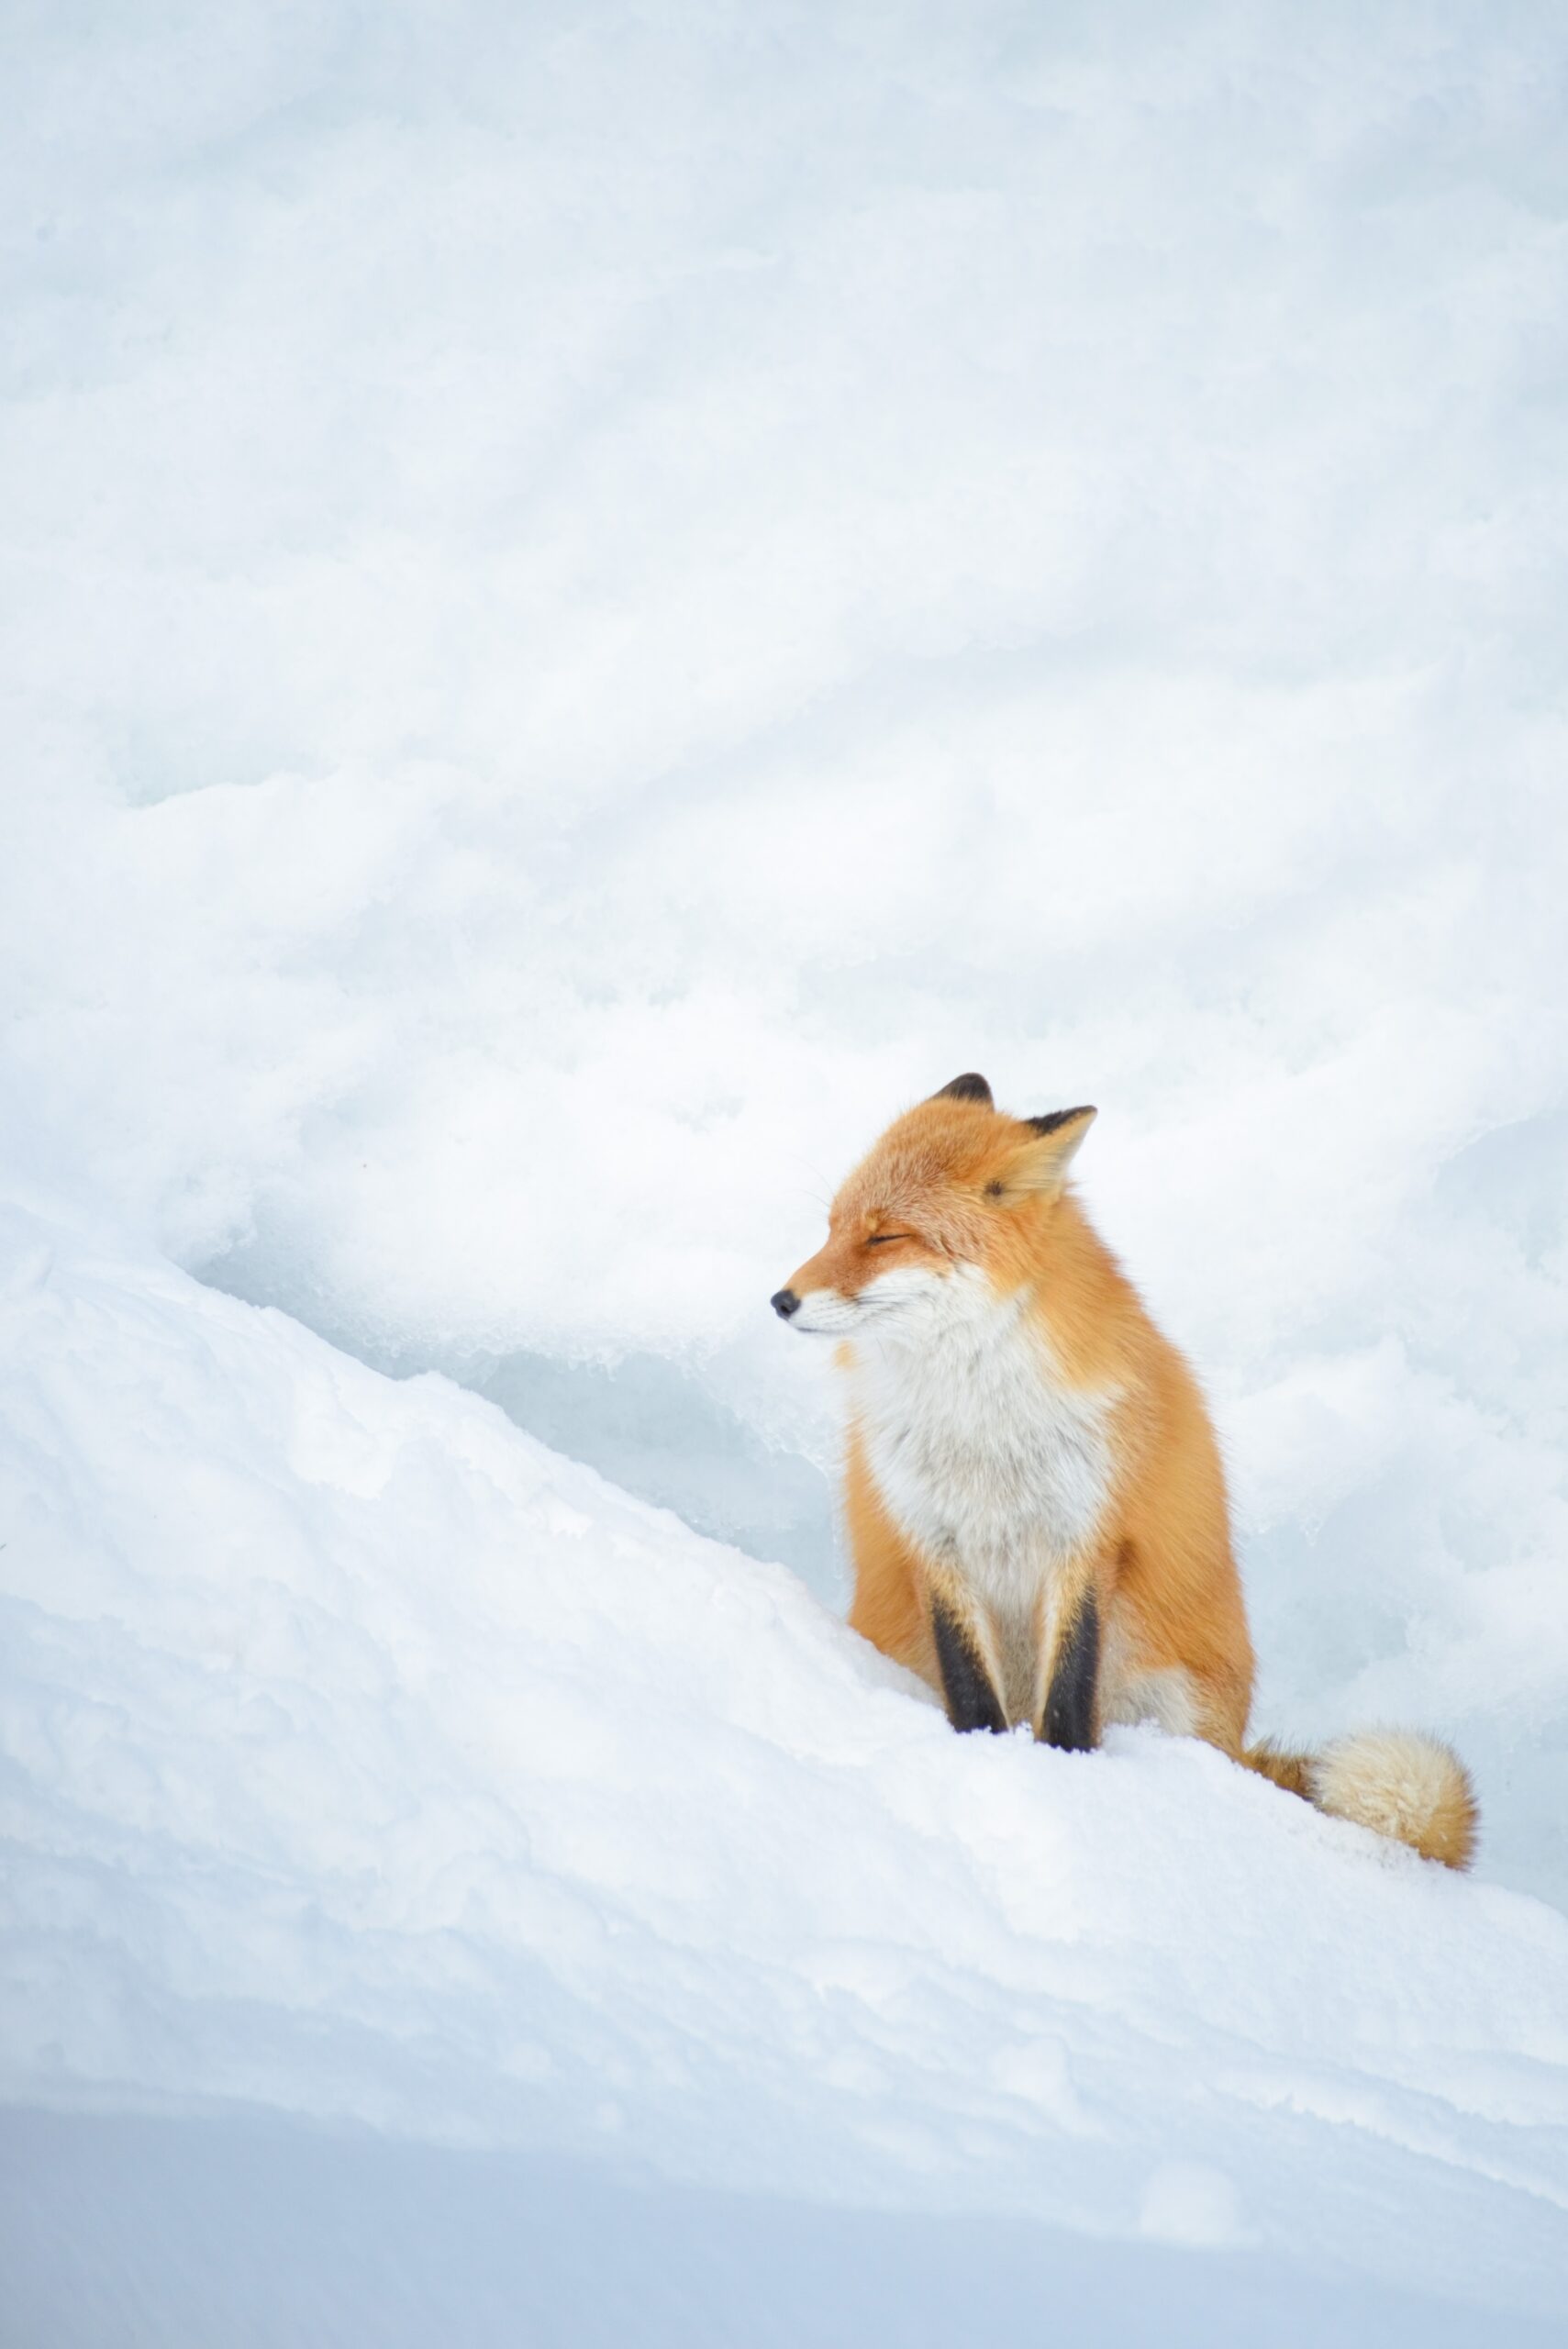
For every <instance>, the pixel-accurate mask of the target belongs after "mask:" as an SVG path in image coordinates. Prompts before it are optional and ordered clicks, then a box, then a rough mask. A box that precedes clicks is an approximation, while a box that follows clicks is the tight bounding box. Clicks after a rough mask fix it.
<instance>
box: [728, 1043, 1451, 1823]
mask: <svg viewBox="0 0 1568 2349" xmlns="http://www.w3.org/2000/svg"><path fill="white" fill-rule="evenodd" d="M1094 1117H1095V1112H1094V1110H1093V1109H1059V1110H1057V1111H1055V1112H1054V1113H1053V1114H1052V1115H1051V1116H1050V1117H1041V1118H1022V1119H1019V1118H1011V1117H1008V1116H1006V1114H1005V1113H1004V1112H1002V1111H1000V1110H998V1109H997V1108H996V1107H995V1103H994V1101H993V1099H992V1095H991V1088H990V1086H989V1085H987V1084H986V1082H985V1079H984V1077H983V1076H975V1075H973V1074H971V1075H966V1076H958V1077H954V1079H953V1081H952V1083H951V1085H944V1086H943V1087H942V1089H941V1091H940V1093H937V1094H933V1095H932V1097H931V1098H930V1099H929V1101H923V1102H921V1103H920V1104H919V1106H918V1107H917V1108H913V1109H910V1110H909V1111H907V1112H906V1115H904V1116H903V1117H901V1118H899V1119H896V1120H895V1122H894V1124H893V1125H891V1126H890V1127H889V1128H888V1130H887V1131H886V1133H884V1135H883V1137H882V1140H881V1141H879V1142H878V1143H877V1144H876V1146H875V1148H874V1149H873V1151H872V1152H871V1153H870V1155H869V1156H868V1157H867V1158H866V1159H864V1160H863V1161H862V1163H861V1164H860V1165H859V1166H857V1167H856V1169H855V1170H854V1172H853V1174H852V1175H850V1177H849V1179H848V1180H847V1182H846V1183H845V1184H844V1185H843V1187H842V1188H841V1189H840V1193H839V1195H838V1197H837V1198H836V1199H835V1200H834V1202H833V1205H832V1208H831V1209H830V1211H829V1214H828V1242H827V1245H826V1247H824V1248H822V1249H821V1250H820V1251H819V1252H818V1253H817V1255H815V1256H813V1257H811V1258H810V1259H809V1261H808V1262H807V1263H806V1264H802V1266H801V1267H800V1270H799V1271H798V1272H797V1273H793V1274H792V1275H790V1278H789V1280H788V1282H787V1283H786V1285H785V1286H784V1287H783V1288H782V1289H780V1290H779V1291H778V1292H777V1294H776V1295H775V1297H773V1308H774V1310H775V1311H776V1312H777V1313H778V1314H779V1315H780V1316H781V1317H782V1319H784V1320H786V1321H787V1322H788V1323H789V1325H790V1327H791V1328H792V1329H794V1330H806V1331H809V1332H811V1333H812V1334H813V1335H817V1336H821V1337H827V1338H831V1339H834V1340H836V1341H838V1346H837V1360H838V1362H839V1364H840V1367H841V1368H842V1369H843V1371H844V1372H845V1374H846V1375H847V1376H848V1380H849V1387H850V1423H849V1440H848V1448H847V1453H846V1459H845V1472H844V1513H845V1519H846V1522H847V1526H848V1531H849V1540H850V1546H851V1553H852V1555H853V1561H854V1572H855V1593H854V1602H853V1605H852V1606H851V1610H850V1621H851V1624H852V1625H853V1627H854V1629H855V1630H856V1631H860V1632H862V1633H863V1634H864V1636H865V1637H866V1638H867V1639H868V1640H870V1641H872V1642H873V1644H874V1645H875V1646H877V1647H879V1648H880V1649H882V1651H883V1653H884V1654H886V1655H890V1656H892V1657H894V1658H895V1660H896V1661H897V1662H898V1663H900V1664H907V1665H910V1666H911V1667H912V1668H913V1669H914V1670H915V1671H916V1672H917V1673H919V1674H920V1675H921V1676H922V1677H923V1678H924V1679H926V1680H927V1681H929V1683H930V1685H931V1687H933V1688H934V1689H935V1690H936V1691H937V1693H938V1695H939V1696H940V1697H941V1698H942V1699H943V1701H944V1702H945V1704H946V1707H947V1711H948V1718H949V1719H950V1720H951V1722H952V1725H953V1727H954V1728H955V1729H960V1730H978V1729H987V1730H1003V1729H1007V1728H1011V1727H1014V1726H1016V1725H1017V1724H1018V1723H1020V1722H1023V1721H1028V1722H1029V1725H1030V1727H1031V1728H1032V1730H1033V1731H1034V1733H1035V1735H1036V1736H1037V1737H1039V1738H1042V1739H1043V1740H1044V1741H1045V1742H1047V1743H1048V1744H1051V1745H1059V1746H1066V1747H1070V1748H1078V1749H1084V1748H1087V1747H1091V1746H1093V1745H1094V1744H1095V1743H1096V1742H1097V1740H1098V1738H1099V1734H1100V1731H1101V1730H1102V1728H1103V1727H1104V1726H1105V1724H1106V1723H1107V1722H1110V1721H1132V1720H1154V1721H1157V1722H1159V1723H1161V1724H1162V1726H1163V1727H1164V1728H1166V1729H1167V1730H1170V1731H1174V1732H1176V1733H1178V1734H1184V1735H1190V1736H1195V1737H1202V1738H1207V1740H1208V1742H1210V1744H1213V1745H1218V1747H1219V1748H1220V1750H1221V1752H1223V1753H1229V1754H1230V1755H1231V1756H1232V1757H1233V1758H1234V1759H1235V1760H1237V1761H1239V1762H1242V1763H1244V1764H1245V1765H1247V1767H1248V1768H1249V1769H1251V1770H1257V1771H1260V1772H1261V1773H1262V1776H1264V1777H1266V1778H1271V1779H1273V1782H1274V1784H1275V1785H1276V1786H1279V1787H1285V1788H1287V1789H1288V1790H1289V1791H1290V1792H1291V1793H1293V1794H1298V1795H1303V1796H1305V1797H1306V1798H1307V1800H1308V1801H1309V1802H1312V1803H1315V1804H1316V1805H1317V1806H1318V1809H1320V1810H1325V1811H1330V1812H1332V1813H1333V1814H1334V1815H1335V1816H1336V1817H1338V1818H1340V1819H1350V1820H1356V1821H1357V1822H1358V1823H1359V1824H1360V1825H1362V1826H1363V1827H1370V1828H1373V1829H1374V1830H1375V1831H1377V1832H1378V1833H1380V1834H1384V1835H1392V1836H1396V1837H1397V1838H1398V1839H1399V1840H1400V1841H1402V1842H1406V1843H1409V1844H1411V1845H1413V1847H1414V1848H1415V1849H1416V1850H1417V1851H1418V1852H1419V1853H1421V1854H1423V1856H1424V1857H1426V1858H1428V1859H1433V1860H1442V1861H1445V1862H1446V1863H1447V1865H1449V1866H1450V1867H1454V1868H1462V1867H1464V1866H1466V1865H1468V1863H1469V1860H1470V1856H1471V1853H1472V1850H1473V1844H1474V1839H1475V1826H1476V1810H1475V1802H1474V1798H1473V1794H1472V1791H1471V1786H1470V1781H1469V1778H1468V1776H1466V1773H1465V1771H1464V1769H1463V1767H1462V1765H1461V1764H1460V1763H1459V1762H1458V1760H1457V1759H1456V1758H1455V1756H1454V1755H1453V1754H1452V1753H1450V1752H1449V1751H1448V1749H1447V1747H1446V1746H1442V1745H1440V1744H1438V1743H1437V1742H1435V1741H1434V1740H1432V1739H1429V1738H1426V1737H1419V1736H1415V1735H1413V1734H1409V1733H1407V1732H1406V1731H1374V1732H1369V1733H1367V1734H1364V1735H1360V1736H1354V1737H1348V1738H1344V1739H1341V1740H1340V1742H1337V1743H1335V1744H1332V1745H1329V1746H1327V1747H1326V1748H1325V1749H1324V1750H1323V1751H1322V1752H1321V1753H1316V1754H1307V1753H1284V1752H1281V1751H1278V1750H1277V1749H1275V1748H1274V1747H1273V1746H1271V1745H1266V1744H1265V1745H1249V1744H1248V1743H1247V1715H1248V1712H1249V1710H1250V1709H1251V1697H1252V1670H1253V1665H1252V1643H1251V1639H1250V1638H1249V1636H1248V1631H1247V1615H1246V1609H1245V1607H1244V1605H1243V1602H1242V1598H1241V1584H1240V1575H1238V1573H1237V1569H1236V1561H1235V1558H1234V1556H1233V1554H1232V1552H1231V1547H1230V1528H1229V1511H1228V1508H1227V1504H1226V1497H1225V1479H1224V1474H1223V1471H1222V1470H1221V1467H1220V1462H1219V1452H1218V1445H1217V1443H1216V1442H1215V1437H1214V1431H1213V1428H1212V1426H1211V1424H1210V1421H1209V1417H1208V1413H1207V1409H1206V1408H1205V1405H1204V1400H1203V1397H1202V1395H1201V1394H1200V1392H1199V1390H1198V1386H1197V1383H1196V1381H1195V1378H1194V1376H1193V1375H1192V1372H1191V1371H1190V1370H1189V1369H1188V1367H1187V1365H1186V1364H1185V1362H1184V1360H1183V1358H1182V1356H1181V1355H1180V1354H1179V1353H1177V1352H1176V1350H1175V1348H1174V1347H1173V1345H1171V1344H1170V1343H1169V1341H1167V1340H1166V1339H1165V1338H1164V1337H1163V1336H1162V1334H1161V1332H1160V1331H1159V1330H1157V1329H1156V1328H1155V1327H1154V1325H1153V1323H1152V1322H1151V1320H1150V1319H1149V1316H1148V1314H1147V1313H1146V1312H1145V1311H1144V1309H1143V1306H1142V1304H1141V1302H1140V1298H1139V1297H1138V1295H1137V1293H1136V1291H1135V1290H1134V1289H1133V1287H1132V1286H1131V1284H1130V1282H1129V1281H1128V1280H1127V1278H1126V1277H1125V1276H1124V1275H1123V1274H1122V1272H1121V1269H1120V1267H1119V1266H1118V1264H1117V1262H1116V1259H1115V1258H1114V1257H1113V1256H1112V1254H1111V1252H1110V1251H1109V1250H1108V1249H1107V1248H1106V1246H1105V1245H1104V1244H1103V1242H1102V1241H1100V1240H1099V1239H1098V1237H1097V1236H1096V1235H1095V1232H1094V1231H1093V1230H1091V1228H1090V1226H1089V1223H1088V1221H1087V1219H1086V1218H1085V1216H1084V1212H1083V1209H1082V1208H1080V1206H1079V1204H1078V1201H1077V1199H1076V1197H1074V1195H1073V1192H1072V1190H1070V1189H1069V1188H1068V1187H1067V1175H1068V1169H1069V1167H1070V1166H1071V1165H1072V1163H1073V1156H1074V1154H1075V1152H1076V1151H1077V1149H1078V1146H1079V1144H1080V1142H1082V1141H1083V1139H1084V1135H1085V1134H1086V1133H1087V1131H1088V1130H1089V1127H1090V1124H1091V1123H1092V1121H1093V1119H1094Z"/></svg>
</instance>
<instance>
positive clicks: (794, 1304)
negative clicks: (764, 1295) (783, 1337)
mask: <svg viewBox="0 0 1568 2349" xmlns="http://www.w3.org/2000/svg"><path fill="white" fill-rule="evenodd" d="M768 1303H769V1304H770V1305H771V1306H772V1307H773V1311H774V1312H775V1313H776V1314H777V1315H778V1317H779V1319H780V1320H781V1321H787V1320H788V1319H789V1317H790V1315H791V1314H792V1313H798V1312H799V1310H800V1299H799V1297H796V1295H795V1291H794V1289H792V1288H781V1289H779V1290H777V1291H776V1292H775V1293H774V1295H773V1296H772V1297H769V1299H768Z"/></svg>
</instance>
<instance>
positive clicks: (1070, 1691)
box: [1036, 1581, 1100, 1753]
mask: <svg viewBox="0 0 1568 2349" xmlns="http://www.w3.org/2000/svg"><path fill="white" fill-rule="evenodd" d="M1041 1678H1042V1680H1043V1682H1044V1689H1045V1693H1044V1701H1043V1703H1042V1705H1041V1707H1040V1713H1039V1715H1038V1717H1037V1718H1038V1720H1039V1722H1040V1727H1039V1729H1038V1730H1037V1731H1036V1735H1037V1736H1038V1737H1039V1738H1040V1742H1042V1743H1043V1744H1045V1745H1058V1746H1061V1747H1062V1748H1063V1749H1064V1750H1065V1751H1066V1752H1067V1753H1088V1751H1089V1750H1090V1748H1091V1747H1092V1746H1094V1745H1095V1744H1097V1743H1098V1742H1099V1726H1100V1724H1099V1678H1100V1608H1099V1599H1098V1596H1097V1594H1096V1592H1095V1586H1094V1583H1093V1582H1092V1581H1091V1582H1086V1583H1085V1584H1084V1587H1083V1589H1082V1590H1081V1591H1079V1592H1078V1593H1077V1594H1076V1596H1075V1598H1074V1600H1073V1605H1072V1606H1071V1608H1070V1609H1063V1610H1062V1626H1061V1631H1060V1633H1059V1635H1058V1637H1057V1638H1056V1639H1055V1641H1054V1642H1052V1644H1051V1651H1050V1653H1048V1655H1047V1656H1046V1657H1045V1659H1044V1671H1043V1672H1042V1674H1041Z"/></svg>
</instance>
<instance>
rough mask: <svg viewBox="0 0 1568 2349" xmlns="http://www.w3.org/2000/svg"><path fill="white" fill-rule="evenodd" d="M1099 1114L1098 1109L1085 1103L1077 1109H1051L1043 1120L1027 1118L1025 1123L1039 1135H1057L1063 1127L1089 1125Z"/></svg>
mask: <svg viewBox="0 0 1568 2349" xmlns="http://www.w3.org/2000/svg"><path fill="white" fill-rule="evenodd" d="M1099 1114H1100V1113H1099V1111H1098V1110H1097V1109H1096V1108H1093V1107H1092V1106H1091V1105H1090V1104H1089V1103H1088V1102H1084V1103H1083V1104H1082V1105H1081V1106H1080V1107H1079V1108H1076V1109H1051V1110H1048V1111H1047V1113H1046V1115H1045V1116H1044V1117H1043V1118H1026V1119H1024V1123H1025V1125H1026V1126H1032V1127H1033V1128H1034V1130H1035V1131H1036V1133H1037V1134H1055V1133H1060V1132H1061V1130H1062V1127H1063V1126H1075V1125H1078V1124H1080V1123H1083V1124H1084V1125H1087V1123H1088V1121H1089V1119H1091V1118H1097V1117H1098V1116H1099Z"/></svg>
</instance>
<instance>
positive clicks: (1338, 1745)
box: [1241, 1729, 1478, 1868]
mask: <svg viewBox="0 0 1568 2349" xmlns="http://www.w3.org/2000/svg"><path fill="white" fill-rule="evenodd" d="M1241 1759H1242V1761H1243V1762H1244V1763H1245V1764H1246V1765H1247V1767H1248V1769H1249V1770H1256V1771H1257V1772H1258V1773H1259V1775H1260V1776H1262V1777H1265V1778H1272V1779H1273V1783H1274V1785H1275V1786H1276V1787H1284V1789H1285V1791H1286V1792H1287V1793H1288V1794H1293V1795H1300V1796H1302V1797H1303V1798H1304V1799H1305V1800H1306V1801H1307V1802H1309V1803H1312V1804H1314V1805H1315V1806H1316V1808H1317V1809H1318V1810H1323V1811H1327V1812H1329V1815H1330V1816H1331V1817H1332V1818H1335V1819H1351V1820H1354V1821H1355V1823H1356V1825H1357V1826H1358V1827H1370V1828H1371V1829H1372V1831H1373V1834H1375V1835H1392V1836H1393V1837H1395V1839H1396V1841H1397V1842H1401V1843H1408V1844H1409V1846H1410V1848H1411V1850H1412V1851H1416V1852H1419V1853H1420V1854H1421V1857H1422V1858H1423V1859H1424V1860H1441V1861H1442V1863H1443V1865H1444V1866H1445V1867H1451V1868H1463V1867H1468V1866H1469V1865H1470V1860H1471V1854H1473V1851H1474V1849H1475V1830H1476V1823H1477V1818H1478V1813H1477V1811H1476V1808H1475V1793H1474V1789H1473V1787H1472V1786H1471V1783H1470V1773H1469V1772H1468V1771H1467V1770H1466V1768H1465V1766H1464V1765H1463V1763H1462V1762H1461V1760H1460V1759H1459V1756H1458V1755H1457V1754H1456V1753H1451V1752H1450V1751H1449V1748H1448V1747H1447V1746H1446V1745H1441V1744H1440V1743H1439V1742H1438V1740H1437V1739H1436V1738H1435V1737H1421V1736H1418V1735H1417V1734H1416V1732H1415V1731H1410V1730H1397V1729H1380V1730H1363V1731H1358V1732H1357V1733H1356V1734H1355V1735H1354V1736H1352V1737H1341V1738H1338V1739H1336V1740H1335V1742H1334V1743H1333V1744H1332V1745H1326V1746H1325V1747H1324V1748H1323V1750H1322V1752H1321V1753H1287V1752H1285V1751H1284V1749H1283V1748H1282V1747H1280V1746H1277V1745H1272V1744H1264V1745H1250V1746H1249V1747H1248V1748H1247V1750H1246V1752H1245V1753H1243V1754H1242V1756H1241Z"/></svg>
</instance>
